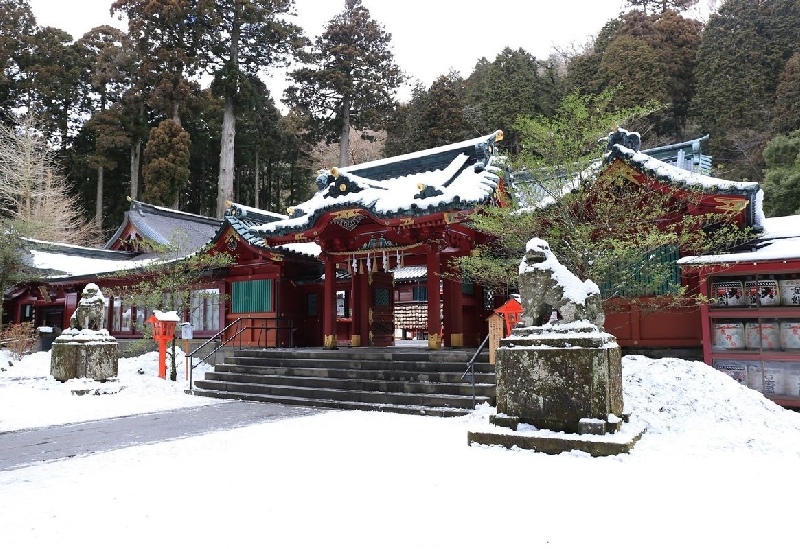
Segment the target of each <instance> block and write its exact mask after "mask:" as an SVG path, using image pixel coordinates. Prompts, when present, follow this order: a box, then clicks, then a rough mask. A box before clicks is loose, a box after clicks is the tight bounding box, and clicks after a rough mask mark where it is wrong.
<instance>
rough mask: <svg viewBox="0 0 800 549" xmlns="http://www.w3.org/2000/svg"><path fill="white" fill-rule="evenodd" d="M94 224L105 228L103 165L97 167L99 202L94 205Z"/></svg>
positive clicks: (99, 227)
mask: <svg viewBox="0 0 800 549" xmlns="http://www.w3.org/2000/svg"><path fill="white" fill-rule="evenodd" d="M94 224H95V226H96V227H97V228H98V229H101V230H102V228H103V166H98V167H97V203H96V204H95V207H94Z"/></svg>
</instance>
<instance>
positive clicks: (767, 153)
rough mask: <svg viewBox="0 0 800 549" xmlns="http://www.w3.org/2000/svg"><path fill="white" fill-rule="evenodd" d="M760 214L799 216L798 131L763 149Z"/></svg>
mask: <svg viewBox="0 0 800 549" xmlns="http://www.w3.org/2000/svg"><path fill="white" fill-rule="evenodd" d="M764 160H765V161H766V166H767V169H766V172H765V174H764V185H763V189H764V213H765V214H766V215H767V216H768V217H770V216H783V215H794V214H800V130H796V131H794V132H792V133H790V134H789V135H788V136H786V135H778V136H775V137H774V138H773V139H771V140H770V141H769V143H767V146H766V147H765V148H764Z"/></svg>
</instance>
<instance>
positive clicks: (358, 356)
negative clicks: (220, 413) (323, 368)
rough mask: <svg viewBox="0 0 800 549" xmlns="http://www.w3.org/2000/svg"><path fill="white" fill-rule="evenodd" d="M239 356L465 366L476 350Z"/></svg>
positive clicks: (246, 352)
mask: <svg viewBox="0 0 800 549" xmlns="http://www.w3.org/2000/svg"><path fill="white" fill-rule="evenodd" d="M235 354H236V356H242V357H257V358H267V359H270V360H275V359H279V358H290V359H301V358H307V359H309V358H310V359H316V360H345V361H367V362H426V363H443V362H454V363H458V364H466V363H467V362H468V361H469V360H470V359H471V358H472V357H473V356H474V354H475V349H440V350H434V351H431V350H427V349H423V348H408V347H405V348H404V347H356V348H352V349H335V350H325V349H320V348H313V349H311V348H292V349H283V348H269V349H239V350H236V351H235ZM488 361H489V352H488V351H483V352H481V353H480V354H479V355H478V357H477V359H476V363H478V362H479V363H488Z"/></svg>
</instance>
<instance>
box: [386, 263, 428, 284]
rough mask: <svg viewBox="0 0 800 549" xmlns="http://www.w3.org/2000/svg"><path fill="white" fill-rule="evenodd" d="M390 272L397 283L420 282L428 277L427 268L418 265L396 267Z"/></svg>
mask: <svg viewBox="0 0 800 549" xmlns="http://www.w3.org/2000/svg"><path fill="white" fill-rule="evenodd" d="M392 272H393V273H394V279H395V281H397V282H402V281H409V280H421V279H424V278H427V276H428V268H427V267H425V266H420V265H416V266H409V267H398V268H397V269H393V270H392Z"/></svg>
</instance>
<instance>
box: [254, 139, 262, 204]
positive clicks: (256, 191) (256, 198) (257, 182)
mask: <svg viewBox="0 0 800 549" xmlns="http://www.w3.org/2000/svg"><path fill="white" fill-rule="evenodd" d="M260 186H261V182H260V181H259V180H258V151H256V183H255V185H254V191H255V197H254V198H255V200H254V202H255V209H256V210H257V209H259V208H258V188H259V187H260Z"/></svg>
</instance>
